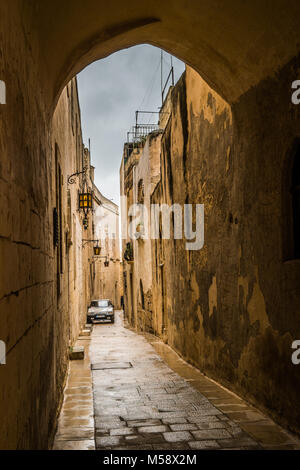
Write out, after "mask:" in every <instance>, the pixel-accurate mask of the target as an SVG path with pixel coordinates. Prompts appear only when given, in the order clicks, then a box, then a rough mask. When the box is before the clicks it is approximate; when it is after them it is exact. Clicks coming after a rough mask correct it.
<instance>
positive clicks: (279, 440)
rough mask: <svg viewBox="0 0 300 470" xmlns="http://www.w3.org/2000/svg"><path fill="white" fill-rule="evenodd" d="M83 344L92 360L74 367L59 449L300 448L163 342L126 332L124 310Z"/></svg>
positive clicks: (57, 440) (96, 328)
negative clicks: (112, 322) (110, 323)
mask: <svg viewBox="0 0 300 470" xmlns="http://www.w3.org/2000/svg"><path fill="white" fill-rule="evenodd" d="M83 343H84V344H85V346H86V345H87V343H89V344H90V346H89V354H87V355H86V358H85V360H84V361H80V360H79V361H72V362H71V364H70V370H69V377H68V383H67V386H66V389H65V399H64V403H63V407H62V412H61V415H60V418H59V426H58V430H57V434H56V438H55V443H54V449H55V450H70V449H74V450H75V449H77V450H84V449H89V450H93V449H95V448H96V449H98V450H110V449H113V450H137V449H144V450H156V449H157V450H158V449H160V450H161V449H168V450H191V449H192V450H193V449H194V450H196V449H300V442H299V441H298V440H297V439H296V438H295V437H293V436H291V435H290V434H289V433H287V432H286V431H284V430H283V429H282V428H280V427H279V426H277V425H276V424H275V423H274V422H273V421H272V420H271V419H270V418H267V417H266V416H264V415H263V414H262V413H261V412H259V411H258V410H256V409H255V408H253V407H252V406H249V405H248V404H247V403H246V402H244V401H243V400H241V399H240V398H238V397H237V396H236V395H234V394H233V393H231V392H229V391H227V390H226V389H224V388H223V387H221V386H220V385H218V384H216V383H215V382H213V381H211V380H209V379H208V378H206V377H205V376H204V375H202V374H201V373H200V372H199V371H198V370H197V369H195V368H194V367H192V366H190V365H188V364H187V363H186V362H184V361H183V360H182V359H180V358H179V357H178V356H177V355H176V353H174V351H172V350H171V349H170V348H168V346H166V345H165V344H164V343H162V342H160V341H159V340H158V339H157V338H155V337H153V336H152V335H148V334H146V335H143V334H137V333H135V332H134V331H132V330H130V329H128V328H126V327H124V321H123V312H121V311H119V312H117V316H116V322H115V324H113V325H109V324H100V325H94V327H93V332H92V335H91V338H90V337H88V336H86V337H85V336H82V337H80V338H79V342H78V344H83ZM86 349H88V348H86Z"/></svg>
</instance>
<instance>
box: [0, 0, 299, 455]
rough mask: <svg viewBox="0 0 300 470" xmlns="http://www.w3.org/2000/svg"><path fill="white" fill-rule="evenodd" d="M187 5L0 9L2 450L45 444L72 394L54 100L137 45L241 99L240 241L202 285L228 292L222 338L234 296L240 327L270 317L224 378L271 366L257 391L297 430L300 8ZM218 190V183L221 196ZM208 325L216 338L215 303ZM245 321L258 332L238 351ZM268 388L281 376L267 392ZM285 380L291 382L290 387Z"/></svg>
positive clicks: (245, 385) (242, 386)
mask: <svg viewBox="0 0 300 470" xmlns="http://www.w3.org/2000/svg"><path fill="white" fill-rule="evenodd" d="M182 3H183V2H181V1H180V0H177V1H175V0H174V1H167V0H166V1H163V2H161V1H159V0H153V1H152V2H151V3H149V2H148V1H146V0H144V1H141V0H132V1H131V2H130V5H127V4H125V3H124V1H122V0H115V1H112V2H110V3H109V4H107V3H105V4H104V2H100V1H99V0H87V1H85V2H83V1H82V0H65V1H64V2H61V1H58V0H53V1H48V0H47V1H43V2H41V1H39V0H32V1H30V2H29V1H27V0H13V1H11V2H5V4H4V2H2V3H1V5H0V38H1V54H0V72H1V77H0V79H1V80H2V81H3V82H4V83H5V85H6V104H5V105H2V104H1V105H0V118H1V126H0V150H1V162H0V163H1V165H0V178H1V182H2V183H1V190H0V191H1V193H0V196H1V201H2V202H1V205H0V210H1V226H0V228H1V230H0V242H1V250H0V256H1V266H5V267H6V269H5V272H4V270H3V275H2V277H1V281H0V292H1V294H0V301H1V304H0V310H1V322H2V323H1V325H2V326H1V338H0V339H1V340H3V341H5V343H6V351H7V366H6V367H7V368H6V369H3V368H0V374H1V380H0V382H1V384H2V385H1V387H3V389H2V395H1V396H2V397H3V399H2V400H1V401H0V414H1V417H2V428H1V431H0V443H1V446H2V447H6V448H16V447H19V448H38V447H39V448H42V447H43V448H46V447H47V444H48V437H49V435H48V432H49V428H51V426H52V425H53V423H54V421H55V413H56V407H57V404H58V403H59V400H60V397H61V392H62V385H63V376H64V372H65V362H64V361H65V356H66V355H65V350H64V349H63V345H62V342H61V338H60V335H59V333H58V332H59V331H61V328H62V325H63V319H62V318H61V316H60V312H59V311H58V309H57V305H56V304H55V302H53V282H54V273H53V251H52V248H51V245H50V242H49V239H50V238H51V235H52V232H51V230H52V226H51V220H52V211H53V207H52V201H51V195H52V191H53V181H52V179H51V178H52V176H51V162H52V161H53V149H52V142H51V127H50V121H51V117H52V114H53V111H54V108H55V104H56V102H57V99H58V97H59V94H60V92H61V90H62V89H63V87H64V86H65V84H66V83H67V82H68V81H69V79H70V78H71V77H73V76H74V75H75V74H76V73H77V72H79V71H80V70H81V69H82V68H84V67H85V66H86V65H87V64H89V63H91V62H92V61H94V60H96V59H99V58H103V57H105V56H107V55H109V54H111V53H113V52H114V51H117V50H120V49H123V48H126V47H130V46H133V45H136V44H140V43H149V44H153V45H155V46H159V47H162V48H163V49H165V50H167V51H169V52H171V53H173V54H174V55H176V56H177V57H179V58H180V59H182V60H184V61H185V62H186V63H187V64H189V65H191V66H192V67H193V68H194V69H195V70H197V71H198V72H199V73H200V74H201V75H202V77H203V78H204V79H205V80H206V81H207V83H208V84H209V85H210V86H211V87H212V88H213V89H214V90H215V91H217V92H218V93H219V94H220V95H222V96H223V97H224V98H225V99H226V100H227V102H229V103H230V105H231V111H232V115H233V126H232V128H230V131H231V134H232V139H233V142H234V145H233V146H232V147H231V148H230V149H229V152H228V155H227V157H228V161H229V169H228V171H229V172H230V178H228V183H226V184H227V185H228V193H229V194H230V197H228V198H227V199H226V201H225V202H226V211H225V212H224V220H223V223H224V227H225V230H226V233H227V234H228V233H232V234H233V237H234V240H235V244H234V246H233V249H227V248H228V247H226V246H225V249H224V252H223V253H224V254H225V255H224V258H223V259H225V261H226V262H227V261H228V260H229V261H230V262H231V265H227V267H226V269H223V270H222V269H221V265H222V263H220V262H219V263H217V262H216V263H215V265H216V267H214V269H215V270H217V269H219V273H218V275H217V277H216V281H214V279H215V278H214V275H213V274H212V272H209V271H206V272H205V273H204V277H205V279H204V282H203V285H205V286H207V291H208V290H209V289H210V287H211V286H213V288H212V289H210V292H212V294H214V295H215V297H216V298H214V299H213V302H211V305H215V303H216V302H215V301H217V300H218V298H217V297H218V295H219V296H221V297H220V298H221V299H222V302H223V305H224V306H225V308H224V309H223V312H222V317H221V322H222V325H224V330H222V331H224V332H225V333H224V335H225V339H224V338H221V340H220V341H225V343H226V341H228V335H229V330H230V327H228V324H229V323H228V318H229V317H230V315H231V306H232V305H234V309H233V310H234V311H233V314H232V315H233V320H234V322H235V325H239V326H240V324H239V318H240V317H239V308H240V309H242V310H243V309H244V310H245V312H246V314H247V312H248V315H250V317H251V315H252V318H253V320H254V321H253V322H252V323H253V324H254V323H255V322H256V320H259V318H256V314H257V316H258V317H260V318H263V319H265V318H266V317H265V315H266V312H267V316H268V321H266V322H265V323H264V325H268V327H267V328H265V329H264V331H263V334H262V335H258V334H257V335H256V332H257V327H256V326H255V325H254V326H253V325H252V324H251V322H250V323H247V324H246V327H247V328H245V329H242V328H241V329H240V330H239V328H236V333H235V335H236V337H235V341H236V343H235V345H236V347H235V348H234V351H233V353H232V355H231V352H230V353H228V354H227V351H228V349H226V347H224V353H225V356H224V358H225V359H226V361H228V362H226V367H227V369H226V370H227V372H228V371H229V374H227V375H226V374H225V375H226V377H225V380H228V377H230V378H232V377H233V379H232V380H235V379H236V376H235V369H234V367H233V366H234V365H235V366H237V365H238V363H240V365H241V368H240V371H239V373H238V374H237V380H236V382H235V388H236V389H237V391H241V392H242V393H252V392H253V389H254V388H255V387H253V385H252V384H251V377H253V376H255V374H256V370H257V369H259V370H264V371H267V372H268V373H267V375H263V376H262V378H261V379H260V380H261V382H260V387H258V388H257V393H256V398H257V400H259V401H260V402H261V403H262V406H265V407H267V406H271V407H272V406H273V407H274V406H275V405H278V403H280V406H281V405H282V407H284V417H283V422H286V423H289V424H291V425H292V426H293V427H294V428H295V427H296V424H297V423H296V421H297V418H298V417H297V416H295V406H294V404H295V403H297V400H298V396H297V389H299V381H298V382H297V383H296V384H295V378H294V377H295V375H294V369H293V366H291V364H290V362H289V353H290V350H289V347H290V344H291V342H292V339H296V338H297V336H298V335H299V334H300V325H299V318H300V316H299V304H300V292H299V285H298V279H299V266H297V265H296V264H295V263H293V262H289V263H288V264H285V263H283V262H282V255H281V248H280V247H281V246H282V243H281V233H282V232H281V229H280V224H281V218H280V214H281V203H282V201H281V198H280V190H278V188H280V184H281V178H280V172H281V169H282V168H283V166H284V158H285V155H286V154H287V152H286V149H287V148H290V147H291V145H292V142H293V141H294V139H295V137H297V136H298V137H299V125H300V111H299V108H297V107H295V106H293V105H292V104H291V100H290V89H291V83H292V82H293V81H294V80H295V79H297V78H299V77H297V70H298V69H299V65H300V60H299V50H300V40H299V39H300V30H299V28H298V24H299V20H300V4H299V2H298V1H296V0H292V1H290V2H289V6H288V8H287V6H286V1H284V0H276V1H274V2H272V11H270V10H269V8H268V7H269V2H262V1H261V0H253V1H251V2H241V1H238V0H230V1H227V2H224V1H223V0H215V1H213V2H212V1H211V0H202V1H198V2H192V1H191V2H185V5H184V8H183V4H182ZM204 124H205V125H208V124H207V122H205V123H204ZM198 131H199V129H198ZM193 161H194V162H196V157H195V158H194V160H193ZM215 176H216V179H215V181H216V182H218V183H219V187H222V185H223V186H224V180H222V179H221V178H220V177H219V175H218V174H216V175H215ZM219 196H220V195H219V193H218V191H216V192H215V197H216V200H218V197H219ZM233 222H234V223H233ZM239 224H240V225H239ZM215 232H216V231H215ZM220 259H221V260H223V259H222V258H220ZM270 270H271V272H272V276H270ZM195 284H196V283H195V279H191V283H190V285H191V286H192V287H193V286H194V287H195ZM215 286H217V287H215ZM249 304H250V307H249ZM207 305H208V307H209V301H208V302H207ZM247 308H248V310H247ZM256 308H258V310H256ZM259 309H260V310H259ZM208 310H209V308H208ZM249 311H250V313H249ZM257 312H258V313H257ZM230 318H231V317H230ZM248 320H249V319H248V317H247V321H248ZM250 320H251V318H250ZM206 321H207V325H208V326H207V328H210V329H211V330H212V331H213V333H214V332H215V331H216V330H217V328H216V324H215V314H214V310H213V309H212V315H208V316H207V318H206ZM251 325H252V326H251ZM196 327H197V324H196ZM255 328H256V329H255ZM246 330H247V331H248V332H249V331H250V332H251V334H252V333H253V335H252V336H251V342H250V343H249V344H248V346H247V348H246V349H245V351H243V354H242V355H240V356H239V353H240V351H241V341H242V339H243V335H244V333H245V331H246ZM226 335H227V337H226ZM242 346H243V344H242ZM184 347H185V346H184ZM258 350H259V351H262V354H257V353H256V352H257V351H258ZM226 354H227V355H226ZM230 355H231V356H232V357H230ZM274 358H275V359H274ZM192 359H193V360H194V358H192ZM225 359H224V360H225ZM61 362H63V366H61ZM270 364H271V366H270ZM209 366H210V364H209ZM221 373H222V371H221V369H220V368H219V369H218V370H217V371H214V374H215V375H216V376H219V375H220V374H221ZM249 377H250V379H249ZM266 383H267V384H271V385H270V386H269V389H270V395H268V396H267V397H266V396H265V395H264V394H263V389H264V387H265V385H266ZM278 383H284V386H283V387H282V388H280V390H278V387H277V384H278ZM16 390H17V392H16ZM274 390H275V391H276V394H275V393H274V394H273V395H272V391H274ZM49 423H50V424H49ZM298 423H299V419H298Z"/></svg>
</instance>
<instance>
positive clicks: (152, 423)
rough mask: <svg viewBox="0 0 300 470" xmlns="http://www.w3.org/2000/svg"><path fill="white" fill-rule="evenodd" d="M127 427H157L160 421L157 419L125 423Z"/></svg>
mask: <svg viewBox="0 0 300 470" xmlns="http://www.w3.org/2000/svg"><path fill="white" fill-rule="evenodd" d="M127 425H128V426H129V427H142V426H159V425H161V421H160V420H159V419H138V420H129V421H127Z"/></svg>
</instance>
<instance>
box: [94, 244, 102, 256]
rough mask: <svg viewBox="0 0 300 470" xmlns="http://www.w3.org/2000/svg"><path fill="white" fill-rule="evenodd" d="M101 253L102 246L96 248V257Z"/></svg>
mask: <svg viewBox="0 0 300 470" xmlns="http://www.w3.org/2000/svg"><path fill="white" fill-rule="evenodd" d="M100 251H101V247H100V246H98V245H97V246H94V255H95V256H100Z"/></svg>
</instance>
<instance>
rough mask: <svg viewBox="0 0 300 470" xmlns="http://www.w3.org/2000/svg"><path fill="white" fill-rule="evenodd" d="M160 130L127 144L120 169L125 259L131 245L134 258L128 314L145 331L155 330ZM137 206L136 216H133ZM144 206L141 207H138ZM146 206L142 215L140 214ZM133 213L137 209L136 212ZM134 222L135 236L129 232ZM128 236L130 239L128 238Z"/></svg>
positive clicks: (128, 265)
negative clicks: (153, 210)
mask: <svg viewBox="0 0 300 470" xmlns="http://www.w3.org/2000/svg"><path fill="white" fill-rule="evenodd" d="M161 135H162V133H161V131H159V132H156V131H155V132H152V133H151V134H149V136H148V137H147V138H146V139H145V140H143V139H142V140H141V142H139V143H138V144H135V145H133V144H125V146H124V154H123V159H122V163H121V168H120V181H121V197H122V198H124V200H123V202H124V204H123V207H122V217H123V223H122V233H123V235H124V238H123V240H122V250H123V258H124V253H125V251H126V247H127V246H128V244H129V245H130V246H131V247H132V251H133V259H132V260H129V259H127V260H126V259H124V263H123V283H124V284H123V285H124V306H125V314H126V315H127V316H129V317H130V321H131V323H132V324H134V325H136V326H137V328H138V329H140V330H142V331H153V330H152V327H153V325H152V316H153V307H152V304H153V298H152V268H151V239H150V237H149V234H150V217H149V216H150V197H151V193H152V191H153V189H154V187H155V186H156V184H157V182H158V181H159V178H160V143H161ZM133 205H135V207H136V213H135V216H134V215H130V213H129V212H128V211H129V210H130V207H131V206H133ZM139 205H141V206H139ZM139 207H140V208H141V207H143V208H144V209H143V210H144V211H145V212H143V213H140V212H139ZM133 211H134V209H133ZM131 223H132V229H133V230H135V235H134V237H130V234H129V233H128V231H129V230H130V227H129V225H130V224H131ZM126 233H128V235H129V236H128V237H127V238H126Z"/></svg>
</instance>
